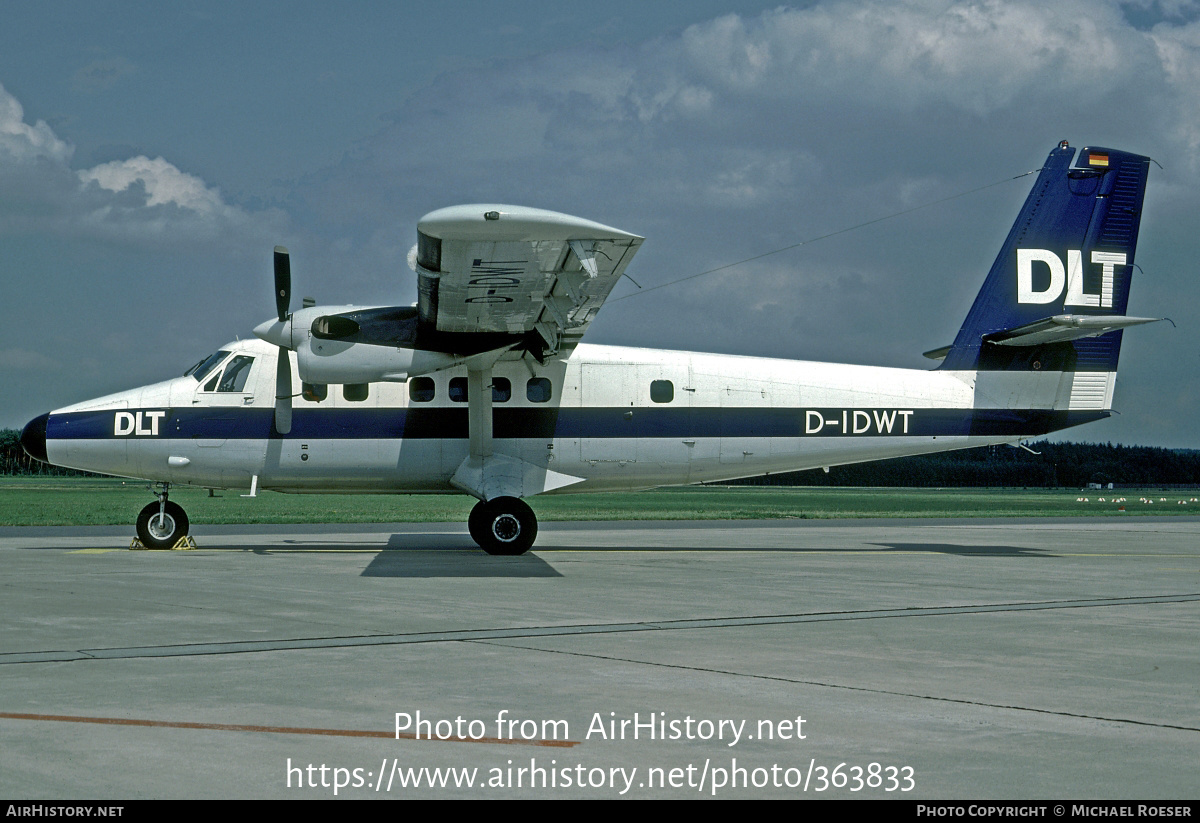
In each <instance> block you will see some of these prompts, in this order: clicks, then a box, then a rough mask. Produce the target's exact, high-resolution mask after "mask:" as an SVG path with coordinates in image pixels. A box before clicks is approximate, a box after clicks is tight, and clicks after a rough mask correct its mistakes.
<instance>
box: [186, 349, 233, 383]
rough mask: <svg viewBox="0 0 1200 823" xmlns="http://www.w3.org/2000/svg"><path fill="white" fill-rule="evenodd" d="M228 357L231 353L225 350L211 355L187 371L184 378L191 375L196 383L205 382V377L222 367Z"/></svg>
mask: <svg viewBox="0 0 1200 823" xmlns="http://www.w3.org/2000/svg"><path fill="white" fill-rule="evenodd" d="M228 356H229V352H228V351H226V350H225V349H222V350H221V351H219V352H217V353H215V354H210V355H209V356H208V357H206V358H204V359H203V360H201V361H200V362H199V363H197V364H196V365H194V366H192V367H191V368H190V369H188V370H187V371H185V372H184V373H183V376H184V377H187V376H188V375H191V376H192V377H194V378H195V379H196V382H197V383H199V382H201V381H203V380H204V377H205V375H207V374H208V373H209V372H211V371H212V370H213V369H215V368H216V367H217V366H218V365H220V363H221V361H222V360H224V359H225V358H226V357H228Z"/></svg>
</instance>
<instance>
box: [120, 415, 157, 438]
mask: <svg viewBox="0 0 1200 823" xmlns="http://www.w3.org/2000/svg"><path fill="white" fill-rule="evenodd" d="M166 416H167V413H166V412H165V411H140V412H137V413H136V414H134V413H133V412H117V413H116V415H115V416H114V417H113V434H114V435H116V436H118V437H124V436H126V435H130V434H132V435H135V436H143V437H144V436H146V435H150V436H155V435H157V434H158V421H159V420H161V419H162V418H164V417H166Z"/></svg>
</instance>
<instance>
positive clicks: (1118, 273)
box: [21, 141, 1159, 555]
mask: <svg viewBox="0 0 1200 823" xmlns="http://www.w3.org/2000/svg"><path fill="white" fill-rule="evenodd" d="M1072 160H1074V161H1075V162H1074V163H1073V164H1072ZM1148 169H1149V158H1147V157H1142V156H1140V155H1136V154H1129V153H1127V152H1122V151H1115V150H1112V149H1104V148H1085V149H1083V150H1081V151H1080V152H1079V153H1078V157H1077V158H1076V152H1075V150H1074V149H1072V148H1070V147H1069V146H1068V145H1067V143H1066V141H1063V142H1062V143H1061V144H1059V146H1058V148H1056V149H1054V150H1053V151H1051V152H1050V156H1049V159H1048V160H1047V161H1046V164H1045V166H1044V167H1043V168H1042V169H1041V171H1040V174H1039V176H1038V178H1037V182H1036V183H1035V184H1034V186H1033V190H1032V191H1031V192H1030V194H1029V197H1028V199H1027V200H1026V201H1025V205H1024V207H1023V208H1022V209H1021V212H1020V215H1019V216H1018V218H1017V221H1016V223H1015V224H1014V225H1013V227H1012V230H1011V231H1010V232H1009V235H1008V239H1007V240H1006V241H1005V242H1004V246H1003V247H1002V248H1001V250H1000V254H999V256H998V257H997V258H996V262H995V263H994V264H993V265H992V268H991V271H990V272H989V273H988V275H987V278H986V279H985V280H984V283H983V288H982V289H981V290H980V292H979V294H978V296H977V297H976V298H975V303H974V305H973V306H972V307H971V310H970V311H969V313H968V314H967V317H966V320H965V321H964V322H963V324H962V328H961V329H960V330H959V332H958V336H957V337H955V338H954V342H953V343H952V344H950V345H949V346H946V347H944V348H941V349H936V350H934V351H931V352H927V353H926V354H927V356H929V357H930V358H932V359H935V360H940V361H941V363H940V365H938V366H937V367H935V368H932V369H930V370H913V369H899V368H881V367H872V366H854V365H844V364H840V363H813V362H803V361H789V360H775V359H765V358H753V357H738V356H730V355H719V354H700V353H694V352H678V351H656V350H651V349H640V348H622V347H616V346H598V345H587V344H583V343H580V338H581V337H582V335H583V333H584V332H585V331H586V330H587V328H588V325H589V324H590V323H591V321H592V319H593V318H594V317H595V316H596V312H597V311H599V309H600V307H601V306H602V305H603V303H604V301H605V299H606V298H607V297H608V295H609V293H610V292H611V291H612V289H613V286H614V285H615V284H616V282H617V280H618V279H619V278H620V277H621V276H622V274H623V273H624V272H625V270H626V267H627V266H628V265H629V261H630V260H631V259H632V258H633V256H634V254H635V253H636V252H637V250H638V248H639V247H640V246H641V244H642V238H641V237H638V236H636V235H633V234H629V233H627V232H624V231H620V230H618V229H614V228H611V227H609V226H603V225H601V224H599V223H594V222H591V221H589V220H583V219H580V218H577V217H571V216H568V215H565V214H559V213H556V212H551V211H544V210H540V209H532V208H521V207H514V206H503V205H487V204H482V205H467V206H454V207H450V208H445V209H440V210H438V211H434V212H431V213H430V214H427V215H425V217H423V218H422V219H421V220H420V221H419V222H418V224H417V244H416V246H415V247H414V249H413V252H411V253H410V254H409V263H410V265H411V266H412V268H413V269H414V270H415V272H416V275H417V285H418V301H417V303H416V304H415V305H413V306H404V307H395V306H385V307H364V306H334V307H330V306H312V305H308V301H305V303H306V305H305V307H303V308H301V309H299V310H296V311H291V307H290V300H291V294H290V293H291V274H290V264H289V258H288V254H287V251H286V250H285V249H283V248H276V250H275V294H276V307H277V310H278V317H277V318H276V319H274V320H269V321H267V322H265V323H263V324H261V325H260V326H258V327H257V328H255V329H254V334H255V335H256V336H257V337H258V338H259V339H250V340H242V341H238V342H234V343H230V344H229V345H227V346H225V347H223V348H222V349H221V350H220V351H218V352H216V353H215V354H213V355H211V356H209V357H206V358H205V359H204V360H201V361H200V362H199V363H198V364H196V365H195V366H194V367H192V368H191V369H189V370H188V371H187V373H186V374H184V376H182V377H177V378H175V379H173V380H168V381H166V382H164V383H158V384H155V385H151V386H146V387H143V388H139V389H132V390H130V391H125V392H120V393H118V394H112V395H108V396H106V397H101V398H99V399H96V400H89V401H86V402H83V403H76V404H75V405H72V406H67V407H65V408H61V409H57V410H55V411H52V412H50V413H48V414H44V415H42V416H40V417H38V418H36V419H34V420H32V421H30V423H29V424H28V425H27V426H26V427H25V429H24V431H23V432H22V435H21V442H22V444H23V446H24V448H25V450H26V451H27V452H28V453H29V454H30V455H32V456H33V457H35V458H37V459H39V460H42V461H45V462H49V463H52V464H54V465H58V466H65V467H70V468H75V469H83V470H88V471H94V472H101V473H104V474H109V475H117V476H120V477H130V478H138V479H142V480H146V481H150V482H151V483H152V484H156V485H152V486H151V489H152V490H155V494H156V497H157V501H156V502H152V503H150V504H149V505H147V506H146V507H145V508H144V509H143V510H142V512H141V514H140V516H139V517H138V520H137V533H138V537H139V539H140V540H141V541H142V543H143V544H145V545H146V546H148V547H154V548H166V547H170V546H172V545H176V544H177V543H178V542H179V541H180V540H181V539H182V538H184V537H186V536H187V534H188V527H189V524H188V518H187V515H186V514H185V512H184V511H183V509H182V508H181V507H180V506H179V505H178V504H177V503H176V502H174V501H171V500H169V499H168V490H169V487H170V486H173V485H185V486H196V487H204V488H226V489H228V488H241V489H249V490H250V494H251V495H253V494H255V493H257V490H259V489H272V490H275V491H280V492H377V493H390V494H396V493H415V492H465V493H467V494H470V495H473V496H474V497H476V498H478V500H479V502H478V503H477V504H476V505H475V508H474V509H473V510H472V512H471V515H470V517H469V520H468V528H469V531H470V534H471V537H472V538H473V539H474V540H475V542H477V543H478V544H479V545H480V546H481V547H482V548H483V549H484V550H485V551H487V552H489V553H491V554H501V555H518V554H522V553H523V552H525V551H526V550H527V549H528V548H529V547H530V546H531V545H532V544H533V541H534V538H535V537H536V534H537V519H536V517H535V516H534V513H533V511H532V510H531V509H530V507H529V505H528V504H527V503H526V502H525V500H524V499H525V498H527V497H531V496H533V495H536V494H546V493H564V492H576V491H578V492H585V491H586V492H591V491H611V490H628V489H644V488H651V487H656V486H668V485H683V484H690V483H700V482H710V481H718V480H727V479H732V478H739V477H749V476H755V475H764V474H770V473H775V472H782V471H796V470H802V469H815V468H828V467H830V466H834V465H840V464H845V463H856V462H862V461H869V460H880V459H884V458H890V457H900V456H904V455H916V454H925V453H929V452H937V451H945V450H950V449H962V448H969V447H973V446H984V445H992V444H1000V443H1009V444H1017V443H1018V442H1019V441H1021V440H1023V439H1026V438H1029V437H1034V436H1038V435H1044V434H1046V433H1047V432H1052V431H1056V430H1058V429H1063V428H1066V427H1068V426H1074V425H1077V424H1080V423H1086V422H1089V421H1092V420H1098V419H1100V418H1104V417H1107V416H1109V414H1110V413H1111V409H1112V398H1113V386H1114V382H1115V378H1116V371H1117V356H1118V353H1119V350H1120V347H1121V335H1122V330H1123V329H1124V328H1126V327H1128V326H1135V325H1138V324H1142V323H1149V322H1153V321H1154V320H1156V319H1159V318H1145V317H1127V316H1126V315H1125V310H1126V305H1127V302H1128V298H1129V284H1130V279H1131V276H1132V272H1133V269H1134V247H1135V245H1136V242H1137V235H1138V227H1139V224H1140V219H1141V212H1142V200H1143V197H1144V195H1145V190H1146V177H1147V172H1148ZM297 386H298V387H299V391H296V390H295V388H294V387H297Z"/></svg>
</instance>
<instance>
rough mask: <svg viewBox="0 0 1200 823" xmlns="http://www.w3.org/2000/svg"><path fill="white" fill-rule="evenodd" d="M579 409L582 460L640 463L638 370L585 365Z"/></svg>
mask: <svg viewBox="0 0 1200 823" xmlns="http://www.w3.org/2000/svg"><path fill="white" fill-rule="evenodd" d="M580 382H581V383H582V384H583V396H582V399H583V404H582V407H581V408H580V410H579V412H580V428H581V431H580V437H579V456H580V459H582V460H584V461H586V462H591V463H632V462H636V460H637V446H638V443H637V431H638V423H639V418H640V415H639V414H638V413H637V412H638V410H637V408H636V405H637V402H636V401H637V367H636V366H633V365H626V364H622V363H584V364H583V367H582V379H581V381H580Z"/></svg>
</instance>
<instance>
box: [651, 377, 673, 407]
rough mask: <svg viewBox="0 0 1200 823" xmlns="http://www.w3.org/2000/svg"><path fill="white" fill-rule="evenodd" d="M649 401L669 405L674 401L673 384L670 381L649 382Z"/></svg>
mask: <svg viewBox="0 0 1200 823" xmlns="http://www.w3.org/2000/svg"><path fill="white" fill-rule="evenodd" d="M650 399H651V400H653V401H654V402H655V403H670V402H671V401H672V400H674V399H675V384H674V383H672V382H671V381H670V380H653V381H651V382H650Z"/></svg>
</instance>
